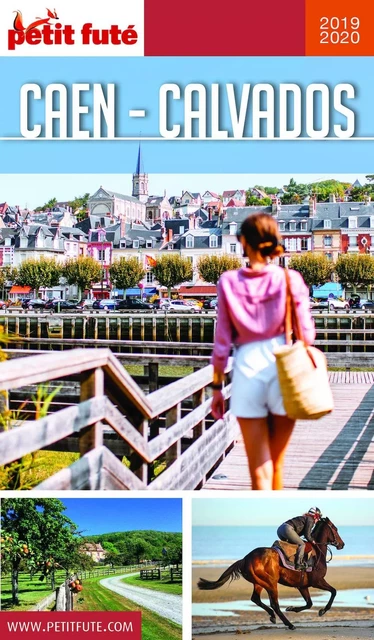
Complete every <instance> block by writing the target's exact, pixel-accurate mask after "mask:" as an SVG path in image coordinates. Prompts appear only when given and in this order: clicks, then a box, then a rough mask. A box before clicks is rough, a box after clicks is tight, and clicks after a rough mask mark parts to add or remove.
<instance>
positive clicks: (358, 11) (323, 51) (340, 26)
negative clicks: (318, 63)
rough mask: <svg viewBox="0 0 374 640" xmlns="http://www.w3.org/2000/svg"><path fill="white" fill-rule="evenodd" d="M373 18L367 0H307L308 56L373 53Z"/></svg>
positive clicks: (306, 36) (306, 37)
mask: <svg viewBox="0 0 374 640" xmlns="http://www.w3.org/2000/svg"><path fill="white" fill-rule="evenodd" d="M373 19H374V4H373V3H371V2H368V0H356V2H352V0H306V7H305V21H306V24H305V40H306V42H305V44H306V50H305V53H306V55H307V56H372V55H374V38H373V34H372V31H373Z"/></svg>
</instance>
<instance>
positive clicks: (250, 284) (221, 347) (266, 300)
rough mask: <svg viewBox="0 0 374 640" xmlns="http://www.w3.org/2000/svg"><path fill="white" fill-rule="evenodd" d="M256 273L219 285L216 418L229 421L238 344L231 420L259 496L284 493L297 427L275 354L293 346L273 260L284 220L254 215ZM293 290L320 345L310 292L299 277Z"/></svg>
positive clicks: (231, 276) (250, 251)
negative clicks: (226, 385) (229, 376)
mask: <svg viewBox="0 0 374 640" xmlns="http://www.w3.org/2000/svg"><path fill="white" fill-rule="evenodd" d="M239 239H240V242H241V244H242V246H243V251H244V255H245V256H246V257H247V258H248V260H249V263H250V267H248V268H242V269H239V270H238V271H227V272H225V273H223V274H222V276H221V278H220V280H219V283H218V318H217V330H216V336H215V344H214V349H213V356H212V364H213V366H214V377H213V385H212V386H213V390H214V391H213V401H212V414H213V416H214V417H215V418H216V419H219V418H222V417H223V414H224V399H223V395H222V382H223V378H224V371H225V368H226V366H227V361H228V357H229V354H230V350H231V346H232V344H234V345H235V354H234V356H235V358H234V371H233V381H232V394H231V406H230V409H231V413H233V414H234V415H235V416H236V417H237V419H238V422H239V425H240V428H241V431H242V434H243V439H244V445H245V450H246V453H247V457H248V463H249V470H250V474H251V479H252V488H253V489H282V488H283V477H282V474H283V460H284V455H285V452H286V447H287V444H288V442H289V440H290V437H291V434H292V430H293V427H294V424H295V422H294V420H291V419H290V418H288V417H287V416H286V412H285V410H284V406H283V401H282V396H281V392H280V388H279V383H278V376H277V369H276V364H275V356H274V353H273V352H274V348H275V347H277V346H278V345H282V344H285V333H284V331H285V328H284V320H285V309H286V280H285V273H284V270H283V269H282V268H281V267H278V266H276V265H274V264H271V263H270V262H269V260H270V259H271V258H275V257H276V256H279V255H281V254H282V252H283V248H282V246H281V241H282V238H281V235H280V233H279V230H278V225H277V222H276V220H275V219H274V218H273V217H272V216H270V215H268V214H265V213H254V214H252V215H250V216H249V217H248V218H247V219H246V220H244V222H243V224H242V227H241V232H240V236H239ZM290 284H291V290H292V293H293V297H294V300H295V304H296V308H297V313H298V316H299V319H300V323H301V326H302V329H303V333H304V338H305V340H306V342H307V343H308V344H311V343H312V342H313V340H314V338H315V328H314V322H313V319H312V317H311V314H310V310H309V290H308V287H307V286H306V284H305V283H304V280H303V278H302V276H301V275H300V274H299V273H298V272H297V271H290Z"/></svg>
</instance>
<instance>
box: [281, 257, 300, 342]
mask: <svg viewBox="0 0 374 640" xmlns="http://www.w3.org/2000/svg"><path fill="white" fill-rule="evenodd" d="M284 274H285V276H286V315H285V320H284V328H285V333H286V344H288V345H291V344H292V342H293V341H296V340H301V342H303V343H304V344H305V340H304V334H303V330H302V327H301V324H300V320H299V316H298V313H297V309H296V303H295V298H294V296H293V293H292V289H291V279H290V273H289V271H288V269H287V268H285V269H284Z"/></svg>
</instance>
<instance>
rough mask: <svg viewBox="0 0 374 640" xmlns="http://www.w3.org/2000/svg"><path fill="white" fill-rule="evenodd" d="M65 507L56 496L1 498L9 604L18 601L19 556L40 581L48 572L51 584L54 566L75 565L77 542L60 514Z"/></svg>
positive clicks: (73, 529) (67, 567)
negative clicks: (10, 585) (10, 575)
mask: <svg viewBox="0 0 374 640" xmlns="http://www.w3.org/2000/svg"><path fill="white" fill-rule="evenodd" d="M65 509H66V507H65V506H64V505H63V503H62V502H61V500H58V499H56V498H27V499H23V498H5V499H4V500H2V509H1V531H2V535H3V536H4V537H3V538H2V543H1V545H2V554H3V555H4V556H5V559H6V563H7V568H8V570H10V571H11V572H12V601H13V604H19V597H18V571H19V568H20V563H21V560H22V559H23V558H27V567H28V569H29V570H30V572H32V573H33V574H36V573H40V574H41V575H40V578H39V579H40V580H44V579H45V577H46V576H47V575H51V576H52V585H53V582H54V574H55V571H56V569H57V568H63V569H65V571H66V573H68V572H69V570H70V568H72V567H73V566H74V567H76V566H77V565H76V563H77V558H78V555H79V545H80V544H81V541H80V538H79V536H78V529H77V526H76V524H74V522H72V520H70V518H68V517H67V516H65V515H64V513H63V512H64V511H65ZM9 540H10V541H11V542H10V543H9ZM53 588H54V587H53Z"/></svg>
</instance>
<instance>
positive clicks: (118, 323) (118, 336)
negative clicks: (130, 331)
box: [117, 318, 122, 340]
mask: <svg viewBox="0 0 374 640" xmlns="http://www.w3.org/2000/svg"><path fill="white" fill-rule="evenodd" d="M121 321H122V319H121V318H117V340H121Z"/></svg>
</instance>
